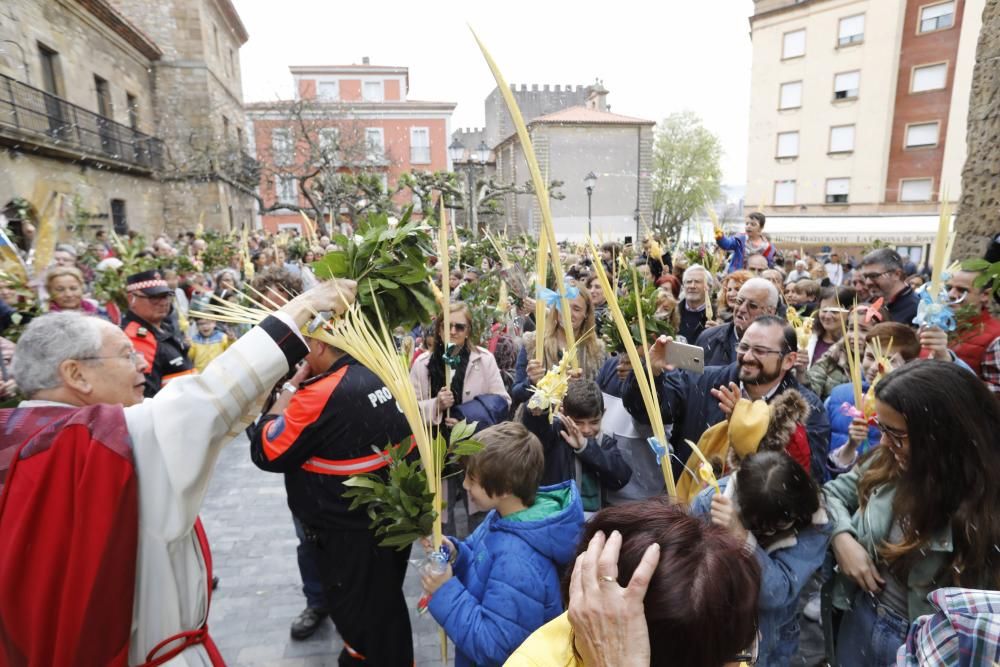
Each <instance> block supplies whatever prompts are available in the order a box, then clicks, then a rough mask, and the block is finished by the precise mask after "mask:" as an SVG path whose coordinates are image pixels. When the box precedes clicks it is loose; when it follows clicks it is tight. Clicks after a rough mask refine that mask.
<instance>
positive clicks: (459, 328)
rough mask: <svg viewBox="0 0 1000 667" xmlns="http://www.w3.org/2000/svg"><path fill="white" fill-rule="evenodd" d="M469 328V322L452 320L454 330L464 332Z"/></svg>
mask: <svg viewBox="0 0 1000 667" xmlns="http://www.w3.org/2000/svg"><path fill="white" fill-rule="evenodd" d="M468 328H469V325H468V324H464V323H462V322H452V323H451V330H452V331H457V332H458V333H462V332H464V331H465V330H466V329H468Z"/></svg>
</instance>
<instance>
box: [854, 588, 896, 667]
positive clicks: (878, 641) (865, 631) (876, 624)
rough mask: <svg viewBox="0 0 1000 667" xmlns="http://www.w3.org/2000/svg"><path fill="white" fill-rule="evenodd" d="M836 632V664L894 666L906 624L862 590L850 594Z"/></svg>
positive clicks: (865, 666)
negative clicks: (849, 600) (850, 600)
mask: <svg viewBox="0 0 1000 667" xmlns="http://www.w3.org/2000/svg"><path fill="white" fill-rule="evenodd" d="M852 602H853V605H852V607H851V609H849V610H847V611H845V612H844V617H843V620H841V622H840V631H839V632H838V633H837V665H841V666H843V667H885V666H886V665H895V664H896V651H897V650H899V647H900V646H902V645H903V643H905V642H906V631H907V630H908V629H909V627H910V621H909V620H908V619H906V618H903V617H901V616H899V615H898V614H897V613H896V612H894V611H892V610H891V609H889V608H888V607H884V606H882V605H880V604H878V603H877V602H876V601H875V599H874V598H873V597H872V596H871V595H869V594H868V593H865V592H864V591H862V590H858V592H857V593H855V594H854V599H853V601H852Z"/></svg>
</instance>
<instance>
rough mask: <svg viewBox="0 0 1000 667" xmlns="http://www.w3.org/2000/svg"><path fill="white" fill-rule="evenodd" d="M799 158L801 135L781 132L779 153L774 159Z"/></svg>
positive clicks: (779, 135) (779, 134)
mask: <svg viewBox="0 0 1000 667" xmlns="http://www.w3.org/2000/svg"><path fill="white" fill-rule="evenodd" d="M798 156H799V133H798V132H779V133H778V152H777V153H775V155H774V157H778V158H782V157H798Z"/></svg>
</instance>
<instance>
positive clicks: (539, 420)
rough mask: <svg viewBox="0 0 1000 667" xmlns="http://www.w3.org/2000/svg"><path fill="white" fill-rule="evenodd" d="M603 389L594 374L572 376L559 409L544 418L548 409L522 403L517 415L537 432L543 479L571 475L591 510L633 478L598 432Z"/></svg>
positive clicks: (609, 441)
mask: <svg viewBox="0 0 1000 667" xmlns="http://www.w3.org/2000/svg"><path fill="white" fill-rule="evenodd" d="M603 419H604V394H603V393H602V392H601V388H600V387H599V386H598V385H597V383H596V382H594V381H593V380H571V381H570V383H569V388H568V389H567V390H566V396H565V397H564V398H563V404H562V410H561V412H560V413H559V416H558V417H555V418H553V420H552V422H551V423H549V416H548V412H545V411H540V412H538V414H535V413H533V412H532V411H531V410H530V409H529V408H528V406H527V405H525V406H524V410H523V412H522V416H521V420H522V422H523V423H524V425H525V426H526V427H527V429H528V430H529V431H531V432H532V433H534V434H535V435H536V436H538V439H539V440H541V442H542V450H543V451H544V452H545V471H544V473H543V474H542V484H543V485H547V484H558V483H559V482H565V481H566V480H574V481H575V482H576V483H577V485H578V486H579V489H580V496H581V497H582V500H583V509H584V511H586V512H596V511H598V510H599V509H601V508H602V507H604V506H606V505H607V503H606V502H605V496H606V495H607V492H609V491H618V490H619V489H621V488H622V487H624V486H625V485H626V484H628V481H629V479H631V478H632V468H630V467H629V464H628V462H626V461H625V457H624V456H622V452H621V450H619V449H618V441H617V440H616V439H615V438H614V437H613V436H610V435H608V434H606V433H601V422H602V421H603Z"/></svg>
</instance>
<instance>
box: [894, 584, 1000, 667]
mask: <svg viewBox="0 0 1000 667" xmlns="http://www.w3.org/2000/svg"><path fill="white" fill-rule="evenodd" d="M927 597H928V600H929V601H930V603H931V604H932V605H934V607H936V608H937V609H938V610H939V611H938V612H937V613H934V614H929V615H927V616H921V617H920V618H918V619H917V620H915V621H914V622H913V625H911V626H910V631H909V633H907V635H906V643H905V644H903V645H902V646H900V647H899V651H898V652H897V653H896V665H897V666H901V667H918V666H921V665H950V666H951V665H959V666H966V665H968V666H969V667H973V666H975V665H995V664H997V662H998V661H1000V592H998V591H979V590H973V589H970V588H939V589H937V590H936V591H934V592H932V593H931V594H930V595H929V596H927Z"/></svg>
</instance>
